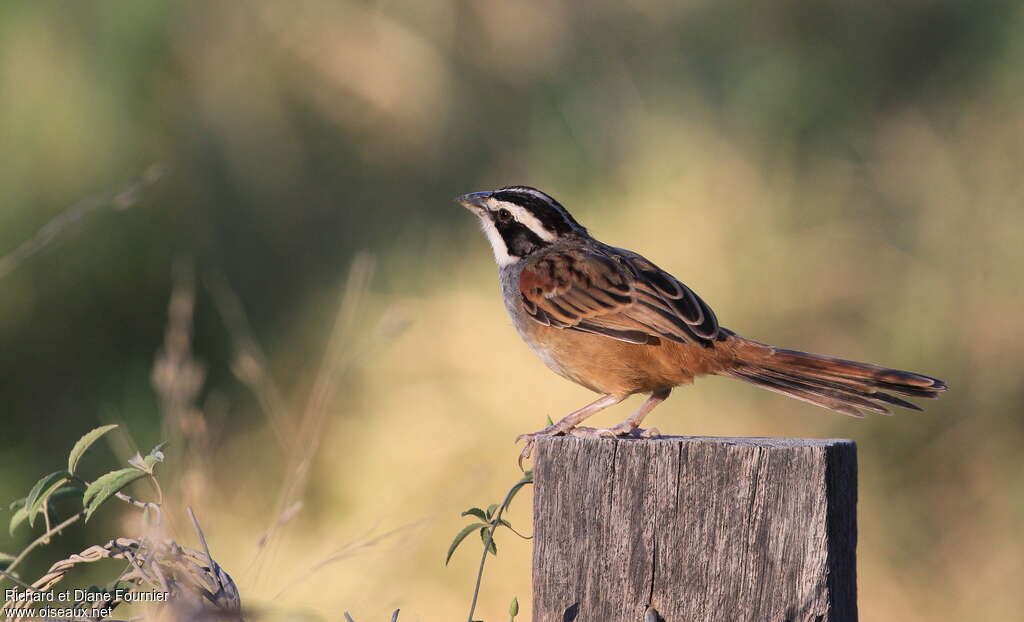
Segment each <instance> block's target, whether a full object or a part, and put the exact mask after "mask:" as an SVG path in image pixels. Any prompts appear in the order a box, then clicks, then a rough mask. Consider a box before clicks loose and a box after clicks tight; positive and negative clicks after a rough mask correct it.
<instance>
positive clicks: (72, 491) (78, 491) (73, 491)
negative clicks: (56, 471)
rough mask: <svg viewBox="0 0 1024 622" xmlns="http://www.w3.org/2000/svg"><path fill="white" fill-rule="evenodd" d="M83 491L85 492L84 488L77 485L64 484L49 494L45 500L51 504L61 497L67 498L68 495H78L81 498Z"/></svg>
mask: <svg viewBox="0 0 1024 622" xmlns="http://www.w3.org/2000/svg"><path fill="white" fill-rule="evenodd" d="M83 492H85V488H80V487H78V486H65V487H63V488H61V489H59V490H56V491H55V492H54V493H53V494H51V495H50V498H49V499H48V500H47V501H48V503H50V504H51V505H52V504H53V502H54V501H60V500H61V499H67V498H68V497H78V498H79V499H81V498H82V493H83Z"/></svg>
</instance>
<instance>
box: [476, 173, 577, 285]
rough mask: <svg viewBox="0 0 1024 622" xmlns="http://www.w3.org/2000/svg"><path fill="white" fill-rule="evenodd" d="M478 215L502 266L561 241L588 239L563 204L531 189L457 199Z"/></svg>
mask: <svg viewBox="0 0 1024 622" xmlns="http://www.w3.org/2000/svg"><path fill="white" fill-rule="evenodd" d="M456 201H458V203H459V204H460V205H462V206H463V207H465V208H466V209H468V210H470V211H471V212H473V213H474V214H476V216H477V218H479V219H480V226H481V228H483V230H484V233H485V234H487V240H488V241H489V242H490V243H491V248H492V249H493V250H494V259H495V260H496V261H497V262H498V265H499V266H507V265H510V264H513V263H515V262H517V261H520V260H522V259H524V258H525V257H528V256H530V255H531V254H532V253H535V252H537V251H538V250H540V249H542V248H544V247H546V246H550V245H551V244H554V243H555V242H558V241H559V240H563V239H568V238H572V237H579V236H585V235H587V230H586V229H584V228H583V226H582V225H580V224H579V223H578V222H576V220H575V219H574V218H573V217H572V215H571V214H569V212H568V211H566V209H565V208H564V207H562V204H561V203H559V202H558V201H556V200H555V199H553V198H552V197H550V196H548V195H547V194H545V193H543V192H541V191H540V190H537V189H536V188H530V187H529V186H508V187H507V188H501V189H500V190H494V191H492V192H471V193H469V194H464V195H462V196H461V197H458V198H457V199H456Z"/></svg>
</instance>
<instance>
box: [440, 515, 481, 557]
mask: <svg viewBox="0 0 1024 622" xmlns="http://www.w3.org/2000/svg"><path fill="white" fill-rule="evenodd" d="M486 526H487V525H484V524H483V523H473V524H472V525H466V526H465V527H463V528H462V531H460V532H459V533H458V535H456V536H455V539H454V540H452V543H451V546H449V547H448V555H446V556H445V558H444V565H445V566H447V565H448V562H449V561H450V560H451V558H452V554H453V553H455V549H457V548H458V547H459V545H460V544H462V541H463V540H465V539H466V536H468V535H469V534H471V533H473V531H475V530H477V529H479V528H480V527H486Z"/></svg>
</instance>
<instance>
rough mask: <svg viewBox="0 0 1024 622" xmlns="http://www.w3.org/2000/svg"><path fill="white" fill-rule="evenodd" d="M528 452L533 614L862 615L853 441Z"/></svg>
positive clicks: (658, 443)
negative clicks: (859, 607)
mask: <svg viewBox="0 0 1024 622" xmlns="http://www.w3.org/2000/svg"><path fill="white" fill-rule="evenodd" d="M536 451H537V453H536V462H535V469H534V482H535V491H534V534H535V535H534V556H533V610H534V616H533V620H534V622H573V621H577V622H651V621H652V620H655V619H660V620H664V621H665V622H705V621H706V622H712V621H714V622H856V620H857V600H856V589H857V588H856V556H855V549H856V544H857V518H856V505H857V450H856V446H855V445H854V444H853V442H852V441H847V440H835V439H830V440H813V439H785V438H707V437H662V438H659V439H622V440H591V439H588V440H582V439H578V438H573V437H555V438H550V439H543V440H541V441H539V442H538V444H537V448H536ZM648 607H653V608H654V609H655V610H656V611H657V614H658V617H657V618H655V616H654V615H653V614H652V613H647V610H648ZM645 614H646V615H645ZM645 618H646V619H645Z"/></svg>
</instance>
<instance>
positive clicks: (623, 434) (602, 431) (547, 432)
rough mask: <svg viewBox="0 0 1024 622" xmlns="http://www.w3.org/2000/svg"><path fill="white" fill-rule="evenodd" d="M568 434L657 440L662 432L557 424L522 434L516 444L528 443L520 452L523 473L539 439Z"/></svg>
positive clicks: (517, 438)
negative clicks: (524, 464) (524, 465)
mask: <svg viewBox="0 0 1024 622" xmlns="http://www.w3.org/2000/svg"><path fill="white" fill-rule="evenodd" d="M563 434H568V435H570V436H575V437H576V438H656V437H658V436H661V432H659V431H658V428H647V429H646V430H645V429H643V428H638V427H635V426H632V425H629V424H627V423H620V424H619V425H616V426H612V427H610V428H589V427H586V426H576V427H573V428H567V429H563V428H560V427H559V426H558V425H557V424H556V425H551V426H548V427H546V428H544V429H543V430H538V431H536V432H530V433H529V434H520V435H519V436H517V437H516V442H517V443H518V442H519V441H526V445H524V446H523V450H522V451H521V452H519V459H518V461H517V462H518V464H519V470H520V471H523V470H524V469H523V460H528V459H529V458H530V456H531V455H532V454H533V448H534V445H536V443H537V439H538V438H543V437H547V436H561V435H563Z"/></svg>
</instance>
